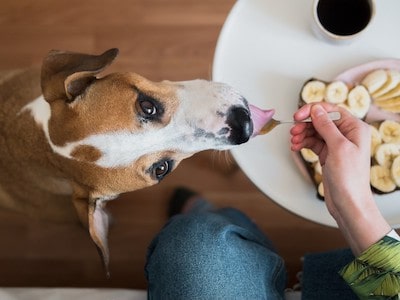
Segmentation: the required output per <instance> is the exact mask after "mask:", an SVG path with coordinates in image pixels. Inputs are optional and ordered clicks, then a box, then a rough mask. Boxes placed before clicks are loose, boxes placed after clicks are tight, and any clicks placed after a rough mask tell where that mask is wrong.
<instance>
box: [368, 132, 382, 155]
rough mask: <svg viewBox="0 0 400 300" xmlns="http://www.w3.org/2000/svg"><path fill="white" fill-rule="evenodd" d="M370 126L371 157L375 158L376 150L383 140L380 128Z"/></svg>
mask: <svg viewBox="0 0 400 300" xmlns="http://www.w3.org/2000/svg"><path fill="white" fill-rule="evenodd" d="M369 126H370V127H371V156H374V155H375V153H376V149H377V148H378V146H379V145H381V144H382V138H381V134H380V133H379V130H378V128H376V127H375V126H373V125H369Z"/></svg>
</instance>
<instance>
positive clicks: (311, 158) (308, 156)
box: [300, 148, 319, 163]
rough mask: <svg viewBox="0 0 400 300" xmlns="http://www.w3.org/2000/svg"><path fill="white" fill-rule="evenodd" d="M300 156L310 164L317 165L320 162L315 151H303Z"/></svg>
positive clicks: (304, 149) (305, 149)
mask: <svg viewBox="0 0 400 300" xmlns="http://www.w3.org/2000/svg"><path fill="white" fill-rule="evenodd" d="M300 154H301V156H302V157H303V158H304V160H305V161H308V162H309V163H315V162H317V161H318V160H319V158H318V155H317V154H315V152H314V151H312V150H311V149H308V148H303V149H301V150H300Z"/></svg>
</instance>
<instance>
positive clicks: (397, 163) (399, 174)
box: [390, 156, 400, 187]
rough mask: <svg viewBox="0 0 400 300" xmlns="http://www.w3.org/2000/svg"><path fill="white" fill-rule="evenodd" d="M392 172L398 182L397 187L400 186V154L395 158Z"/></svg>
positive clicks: (393, 177)
mask: <svg viewBox="0 0 400 300" xmlns="http://www.w3.org/2000/svg"><path fill="white" fill-rule="evenodd" d="M390 172H391V175H392V179H393V181H394V182H395V183H396V185H397V187H400V156H398V157H396V158H395V159H394V161H393V163H392V168H391V169H390Z"/></svg>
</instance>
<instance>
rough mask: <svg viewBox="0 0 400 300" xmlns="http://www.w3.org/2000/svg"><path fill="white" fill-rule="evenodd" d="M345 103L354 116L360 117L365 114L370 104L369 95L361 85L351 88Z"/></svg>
mask: <svg viewBox="0 0 400 300" xmlns="http://www.w3.org/2000/svg"><path fill="white" fill-rule="evenodd" d="M347 105H348V106H349V108H350V111H351V112H352V114H353V115H354V116H356V117H357V118H359V119H362V118H364V117H365V116H366V114H367V112H368V110H369V107H370V105H371V97H370V95H369V93H368V91H367V89H366V88H365V87H364V86H362V85H357V86H355V87H354V88H352V89H351V90H350V92H349V95H348V97H347Z"/></svg>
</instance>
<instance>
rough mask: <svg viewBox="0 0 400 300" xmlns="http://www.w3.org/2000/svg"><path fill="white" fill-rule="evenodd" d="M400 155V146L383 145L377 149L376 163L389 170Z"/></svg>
mask: <svg viewBox="0 0 400 300" xmlns="http://www.w3.org/2000/svg"><path fill="white" fill-rule="evenodd" d="M399 155H400V145H397V144H391V143H388V144H382V145H379V146H378V147H377V148H376V152H375V156H374V157H375V160H376V162H377V163H378V164H379V165H381V166H382V167H385V168H387V169H389V168H390V167H391V166H392V163H393V160H394V159H395V158H396V157H397V156H399Z"/></svg>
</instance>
